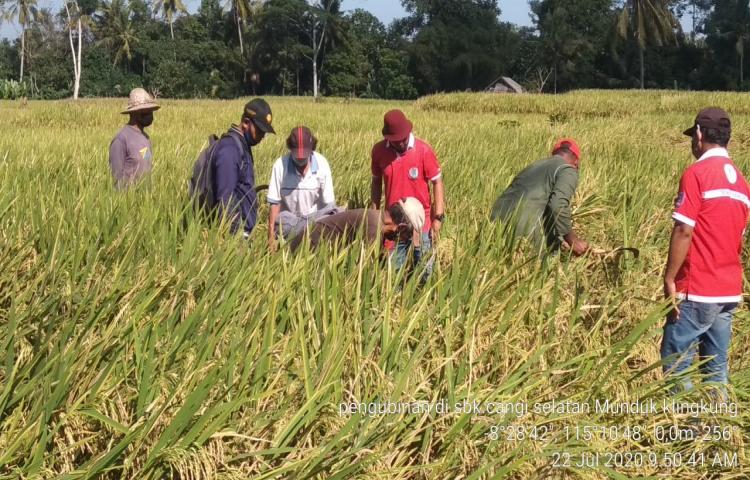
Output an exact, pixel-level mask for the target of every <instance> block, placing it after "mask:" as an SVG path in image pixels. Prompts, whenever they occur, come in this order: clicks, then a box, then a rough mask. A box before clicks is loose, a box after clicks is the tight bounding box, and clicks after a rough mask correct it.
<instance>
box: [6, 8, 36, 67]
mask: <svg viewBox="0 0 750 480" xmlns="http://www.w3.org/2000/svg"><path fill="white" fill-rule="evenodd" d="M0 9H1V10H0V11H1V12H2V15H1V16H0V18H1V19H2V20H5V21H9V22H18V24H19V25H20V26H21V75H20V80H19V81H21V82H23V64H24V60H25V54H26V30H27V29H28V28H29V25H31V23H32V22H34V21H36V18H37V14H38V10H37V8H36V0H8V1H6V2H4V3H0Z"/></svg>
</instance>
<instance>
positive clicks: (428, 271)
mask: <svg viewBox="0 0 750 480" xmlns="http://www.w3.org/2000/svg"><path fill="white" fill-rule="evenodd" d="M419 243H420V245H419V247H418V248H413V247H412V244H411V240H399V241H398V243H397V244H396V247H395V248H394V249H393V252H391V255H390V260H391V262H392V263H393V266H394V267H395V268H397V269H401V268H403V267H404V266H405V265H408V263H409V262H407V260H408V259H409V253H410V252H411V256H412V263H411V266H410V267H411V268H424V271H423V272H422V277H421V279H420V280H421V281H422V282H426V281H427V279H428V278H429V277H430V275H432V267H433V264H434V261H433V259H432V258H430V251H431V250H432V237H430V233H429V232H422V239H421V241H420V242H419ZM423 262H426V264H425V265H422V263H423Z"/></svg>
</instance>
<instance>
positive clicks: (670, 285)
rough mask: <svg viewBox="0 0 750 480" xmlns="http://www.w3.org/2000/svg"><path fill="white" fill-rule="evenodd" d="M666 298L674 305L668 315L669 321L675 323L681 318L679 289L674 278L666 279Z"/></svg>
mask: <svg viewBox="0 0 750 480" xmlns="http://www.w3.org/2000/svg"><path fill="white" fill-rule="evenodd" d="M664 298H665V299H667V300H669V301H670V302H671V303H672V309H671V310H670V311H669V312H668V313H667V321H669V322H672V323H675V322H677V319H679V318H680V307H679V306H678V305H677V287H676V286H675V283H674V279H673V278H666V277H665V278H664Z"/></svg>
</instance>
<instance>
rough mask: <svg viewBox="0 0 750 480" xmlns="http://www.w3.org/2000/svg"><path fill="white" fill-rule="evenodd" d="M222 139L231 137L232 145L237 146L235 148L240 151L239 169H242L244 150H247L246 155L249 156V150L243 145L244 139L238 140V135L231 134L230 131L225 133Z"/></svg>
mask: <svg viewBox="0 0 750 480" xmlns="http://www.w3.org/2000/svg"><path fill="white" fill-rule="evenodd" d="M224 137H232V140H234V144H235V145H236V146H237V148H238V149H239V150H240V169H242V168H243V167H244V163H243V161H244V159H245V150H247V152H248V155H250V149H249V148H248V147H247V144H246V143H245V139H244V138H243V139H240V138H239V135H237V134H233V133H232V132H231V131H229V132H227V133H225V134H224V135H222V137H221V138H222V139H223V138H224Z"/></svg>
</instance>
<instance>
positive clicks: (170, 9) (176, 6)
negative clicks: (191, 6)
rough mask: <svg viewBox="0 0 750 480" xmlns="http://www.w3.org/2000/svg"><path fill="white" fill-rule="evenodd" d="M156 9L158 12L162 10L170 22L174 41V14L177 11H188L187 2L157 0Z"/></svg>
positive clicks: (170, 30) (180, 0) (170, 31)
mask: <svg viewBox="0 0 750 480" xmlns="http://www.w3.org/2000/svg"><path fill="white" fill-rule="evenodd" d="M154 10H155V11H157V12H158V11H159V10H161V12H162V15H164V18H166V19H167V22H169V33H170V35H171V36H172V41H174V15H175V13H177V12H182V13H185V12H187V8H185V4H184V3H182V0H156V1H155V2H154Z"/></svg>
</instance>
